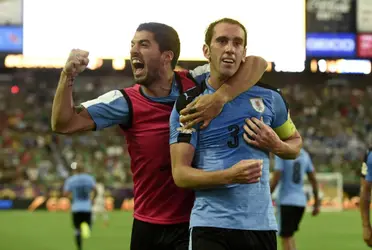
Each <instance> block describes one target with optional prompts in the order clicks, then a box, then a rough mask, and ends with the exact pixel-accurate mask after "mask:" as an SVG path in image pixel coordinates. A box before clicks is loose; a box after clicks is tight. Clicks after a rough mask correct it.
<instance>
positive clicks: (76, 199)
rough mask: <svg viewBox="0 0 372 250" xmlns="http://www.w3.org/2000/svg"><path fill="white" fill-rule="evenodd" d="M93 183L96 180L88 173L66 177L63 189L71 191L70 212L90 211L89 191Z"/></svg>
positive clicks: (93, 185)
mask: <svg viewBox="0 0 372 250" xmlns="http://www.w3.org/2000/svg"><path fill="white" fill-rule="evenodd" d="M95 185H96V181H95V180H94V178H93V177H92V176H91V175H89V174H76V175H73V176H71V177H69V178H67V180H66V181H65V185H64V187H63V191H65V192H71V193H72V206H71V211H72V212H90V211H91V210H92V202H91V200H90V193H91V192H92V190H93V189H94V187H95Z"/></svg>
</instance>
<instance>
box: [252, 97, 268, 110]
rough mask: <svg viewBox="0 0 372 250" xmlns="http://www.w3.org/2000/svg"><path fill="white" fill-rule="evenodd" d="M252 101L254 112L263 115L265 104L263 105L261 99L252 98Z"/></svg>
mask: <svg viewBox="0 0 372 250" xmlns="http://www.w3.org/2000/svg"><path fill="white" fill-rule="evenodd" d="M250 101H251V104H252V107H253V108H254V110H256V111H257V112H260V113H263V112H264V111H265V104H264V103H263V100H262V98H261V97H257V98H251V99H250Z"/></svg>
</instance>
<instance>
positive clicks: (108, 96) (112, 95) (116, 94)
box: [81, 90, 125, 108]
mask: <svg viewBox="0 0 372 250" xmlns="http://www.w3.org/2000/svg"><path fill="white" fill-rule="evenodd" d="M124 93H125V92H124V91H123V90H111V91H109V92H106V93H104V94H103V95H100V96H99V97H98V98H96V99H93V100H90V101H86V102H83V103H82V104H81V105H83V106H84V107H85V108H88V107H90V106H94V105H97V104H100V103H102V104H110V103H112V102H114V101H116V100H118V99H124Z"/></svg>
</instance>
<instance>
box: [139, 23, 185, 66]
mask: <svg viewBox="0 0 372 250" xmlns="http://www.w3.org/2000/svg"><path fill="white" fill-rule="evenodd" d="M143 30H145V31H149V32H151V33H153V34H154V39H155V41H156V42H157V43H158V44H159V50H160V52H162V53H163V52H164V51H169V50H170V51H172V52H173V54H174V57H173V59H172V63H171V65H172V69H174V68H175V67H176V65H177V61H178V58H179V57H180V51H181V42H180V38H179V37H178V33H177V31H176V30H175V29H173V28H172V27H171V26H168V25H166V24H164V23H154V22H150V23H142V24H140V25H139V26H138V28H137V31H143Z"/></svg>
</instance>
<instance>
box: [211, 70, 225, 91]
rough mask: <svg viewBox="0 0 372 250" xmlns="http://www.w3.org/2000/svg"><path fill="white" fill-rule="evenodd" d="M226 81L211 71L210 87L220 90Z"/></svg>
mask: <svg viewBox="0 0 372 250" xmlns="http://www.w3.org/2000/svg"><path fill="white" fill-rule="evenodd" d="M213 73H214V74H213ZM225 81H226V80H225V79H222V78H221V77H220V76H219V75H218V74H217V73H215V72H212V71H211V74H210V77H209V79H208V83H209V85H211V87H212V88H214V89H215V90H218V89H219V88H220V87H221V86H222V84H224V82H225Z"/></svg>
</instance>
